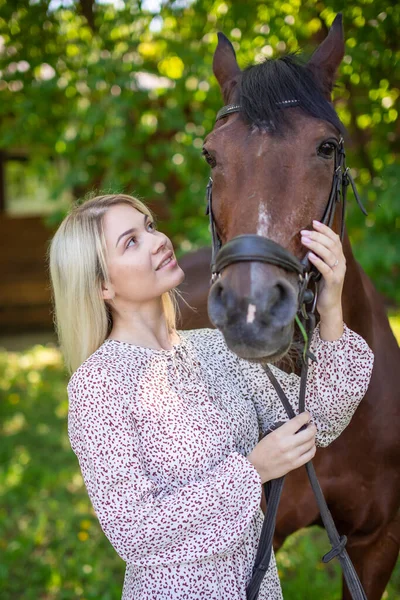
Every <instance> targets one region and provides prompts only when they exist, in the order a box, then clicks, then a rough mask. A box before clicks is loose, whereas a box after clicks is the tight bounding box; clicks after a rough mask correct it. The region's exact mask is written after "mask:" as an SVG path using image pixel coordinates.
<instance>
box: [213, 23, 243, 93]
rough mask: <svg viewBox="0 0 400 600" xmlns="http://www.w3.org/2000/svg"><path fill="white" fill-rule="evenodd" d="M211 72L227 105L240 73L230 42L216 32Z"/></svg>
mask: <svg viewBox="0 0 400 600" xmlns="http://www.w3.org/2000/svg"><path fill="white" fill-rule="evenodd" d="M213 71H214V75H215V77H216V79H217V81H218V83H219V87H220V88H221V93H222V97H223V99H224V102H225V103H228V102H229V99H230V96H231V92H232V90H233V88H234V87H236V84H237V79H238V77H237V76H238V75H239V74H240V73H241V71H240V68H239V65H238V64H237V61H236V54H235V50H234V48H233V46H232V44H231V42H230V41H229V40H228V38H227V37H226V35H224V34H223V33H221V32H220V31H219V32H218V45H217V47H216V49H215V52H214V58H213Z"/></svg>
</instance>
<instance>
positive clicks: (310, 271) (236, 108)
mask: <svg viewBox="0 0 400 600" xmlns="http://www.w3.org/2000/svg"><path fill="white" fill-rule="evenodd" d="M278 104H279V105H280V107H281V108H287V107H293V106H296V105H298V101H297V100H283V101H282V102H279V103H278ZM240 111H241V106H240V104H228V105H226V106H224V107H222V108H221V109H220V110H219V111H218V113H217V116H216V119H215V120H216V121H218V120H220V119H222V118H224V117H226V116H228V115H230V114H232V113H236V112H240ZM329 142H330V143H332V144H333V145H334V148H335V155H334V160H335V164H334V172H333V180H332V187H331V191H330V194H329V199H328V202H327V205H326V208H325V211H324V214H323V215H322V218H321V219H320V221H321V222H322V223H324V224H326V225H328V226H329V227H331V226H332V223H333V219H334V216H335V211H336V206H337V205H340V206H341V209H342V213H341V230H340V239H341V240H342V241H343V236H344V225H345V211H346V195H347V187H348V185H349V184H351V186H352V189H353V192H354V195H355V197H356V200H357V203H358V205H359V207H360V208H361V210H362V211H363V213H364V214H365V215H367V212H366V210H365V208H364V207H363V205H362V203H361V200H360V197H359V195H358V193H357V189H356V186H355V183H354V181H353V178H352V176H351V173H350V171H349V168H348V167H346V154H345V150H344V140H343V138H342V137H340V139H339V141H337V140H336V139H334V138H332V139H331V140H329ZM212 185H213V180H212V178H211V177H210V178H209V180H208V184H207V209H206V214H208V215H209V220H210V230H211V238H212V257H211V284H213V283H215V281H216V280H217V279H218V277H220V275H221V272H222V271H223V269H225V267H227V266H229V265H231V264H233V263H236V262H249V261H258V262H264V263H268V264H272V265H276V266H278V267H281V268H283V269H285V270H286V271H291V272H294V273H297V274H298V278H299V296H298V306H299V310H301V311H302V314H303V316H304V317H306V314H307V311H306V309H305V307H304V304H309V303H311V302H313V306H312V309H311V310H312V312H314V311H315V306H316V300H317V293H318V289H317V288H318V286H317V284H318V281H319V280H320V278H321V273H320V272H319V271H318V270H317V269H316V268H315V266H314V265H313V264H311V263H310V261H309V260H308V254H306V255H305V257H304V258H303V259H301V260H299V259H298V258H297V257H295V256H294V255H293V254H291V253H290V252H289V251H288V250H287V249H286V248H283V247H282V246H280V245H279V244H277V243H276V242H274V241H273V240H270V239H268V238H266V237H263V236H261V235H257V234H245V235H238V236H236V237H234V238H232V239H231V240H229V241H228V242H226V244H224V245H222V242H221V239H220V237H219V235H218V232H217V229H216V224H215V220H214V216H213V211H212ZM311 281H314V283H315V291H314V292H312V291H311V290H310V289H309V285H310V283H311Z"/></svg>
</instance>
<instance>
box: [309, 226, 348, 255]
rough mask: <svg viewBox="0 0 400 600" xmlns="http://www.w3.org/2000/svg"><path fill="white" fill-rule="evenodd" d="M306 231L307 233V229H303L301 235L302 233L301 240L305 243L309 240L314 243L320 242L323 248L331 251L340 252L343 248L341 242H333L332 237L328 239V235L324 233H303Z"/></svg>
mask: <svg viewBox="0 0 400 600" xmlns="http://www.w3.org/2000/svg"><path fill="white" fill-rule="evenodd" d="M304 231H306V230H305V229H303V230H302V231H301V232H300V233H301V240H302V241H305V240H307V239H309V240H312V241H313V242H318V243H320V244H322V246H324V247H325V248H328V249H329V250H332V252H333V251H336V252H338V250H339V249H340V248H341V244H340V242H339V241H337V242H336V241H335V240H332V239H331V238H330V237H328V236H327V235H325V234H323V233H318V232H317V231H310V232H308V231H307V233H303V232H304Z"/></svg>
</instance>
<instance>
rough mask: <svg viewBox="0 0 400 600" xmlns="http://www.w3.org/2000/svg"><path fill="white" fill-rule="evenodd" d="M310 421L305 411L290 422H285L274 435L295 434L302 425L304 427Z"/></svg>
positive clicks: (309, 416) (308, 414)
mask: <svg viewBox="0 0 400 600" xmlns="http://www.w3.org/2000/svg"><path fill="white" fill-rule="evenodd" d="M310 419H311V415H310V413H309V412H307V411H305V412H302V413H300V414H299V415H296V416H295V417H293V419H290V421H286V423H284V424H283V425H282V427H279V429H277V430H276V433H281V434H282V435H290V434H293V433H296V431H298V430H299V429H300V427H302V426H303V425H306V424H307V423H308V422H309V421H310Z"/></svg>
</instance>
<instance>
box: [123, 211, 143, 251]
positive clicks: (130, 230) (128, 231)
mask: <svg viewBox="0 0 400 600" xmlns="http://www.w3.org/2000/svg"><path fill="white" fill-rule="evenodd" d="M148 218H149V217H148V215H144V224H145V225H146V221H147V219H148ZM135 231H136V227H132V228H131V229H128V230H127V231H124V233H121V235H120V236H119V238H118V240H117V243H116V244H115V247H117V246H118V243H119V240H120V239H121V238H123V237H124V236H125V235H128V233H134V232H135Z"/></svg>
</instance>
